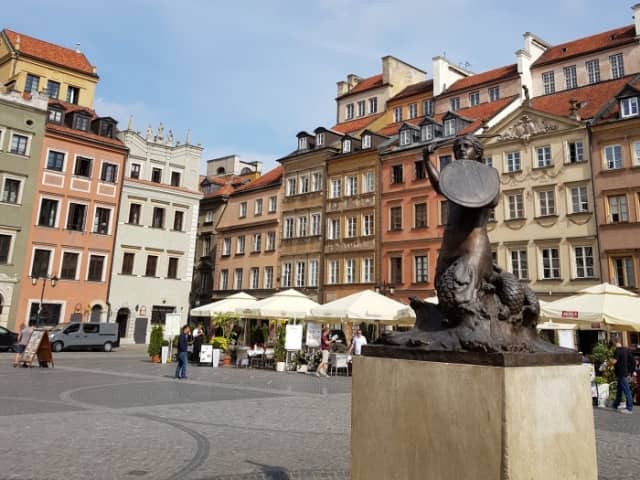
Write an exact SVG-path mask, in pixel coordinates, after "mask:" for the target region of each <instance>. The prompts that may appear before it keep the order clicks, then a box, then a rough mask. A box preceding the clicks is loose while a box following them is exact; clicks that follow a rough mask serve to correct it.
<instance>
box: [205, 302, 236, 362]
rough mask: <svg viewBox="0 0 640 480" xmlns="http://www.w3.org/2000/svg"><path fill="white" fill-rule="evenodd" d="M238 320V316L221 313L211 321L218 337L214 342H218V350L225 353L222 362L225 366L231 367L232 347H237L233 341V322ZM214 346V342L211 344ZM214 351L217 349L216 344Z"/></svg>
mask: <svg viewBox="0 0 640 480" xmlns="http://www.w3.org/2000/svg"><path fill="white" fill-rule="evenodd" d="M236 318H237V316H236V315H233V314H228V313H219V314H218V315H216V316H215V317H213V320H212V321H211V323H212V325H213V327H214V329H215V330H214V331H215V332H216V335H217V336H216V337H214V338H213V340H216V339H217V341H216V344H217V345H218V347H217V348H219V349H220V350H221V353H223V356H222V360H223V365H225V366H228V365H231V351H230V350H231V346H232V345H235V341H232V340H231V336H232V334H233V330H232V328H231V327H232V325H233V321H234V320H235V319H236ZM211 343H212V344H213V341H212V342H211ZM213 348H214V349H215V348H216V346H215V344H214V347H213Z"/></svg>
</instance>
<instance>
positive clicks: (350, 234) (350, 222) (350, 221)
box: [345, 217, 358, 238]
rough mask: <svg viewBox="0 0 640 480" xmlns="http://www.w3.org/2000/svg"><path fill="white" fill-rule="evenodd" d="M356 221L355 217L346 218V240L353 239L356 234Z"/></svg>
mask: <svg viewBox="0 0 640 480" xmlns="http://www.w3.org/2000/svg"><path fill="white" fill-rule="evenodd" d="M357 225H358V221H357V219H356V217H348V218H347V232H346V233H347V234H346V236H345V237H346V238H354V237H355V236H356V235H357V232H358V227H357Z"/></svg>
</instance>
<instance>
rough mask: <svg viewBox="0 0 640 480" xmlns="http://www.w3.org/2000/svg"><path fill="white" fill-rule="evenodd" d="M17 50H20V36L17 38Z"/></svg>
mask: <svg viewBox="0 0 640 480" xmlns="http://www.w3.org/2000/svg"><path fill="white" fill-rule="evenodd" d="M15 48H16V50H20V35H18V36H16V45H15Z"/></svg>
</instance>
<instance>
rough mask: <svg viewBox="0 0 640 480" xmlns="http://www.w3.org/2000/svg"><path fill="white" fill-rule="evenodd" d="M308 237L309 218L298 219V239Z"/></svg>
mask: <svg viewBox="0 0 640 480" xmlns="http://www.w3.org/2000/svg"><path fill="white" fill-rule="evenodd" d="M306 236H307V217H306V216H304V217H298V238H303V237H306Z"/></svg>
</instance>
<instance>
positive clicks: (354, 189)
mask: <svg viewBox="0 0 640 480" xmlns="http://www.w3.org/2000/svg"><path fill="white" fill-rule="evenodd" d="M344 187H345V188H344V190H345V192H344V195H345V197H352V196H354V195H357V194H358V177H356V176H355V175H352V176H349V177H347V178H345V186H344Z"/></svg>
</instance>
